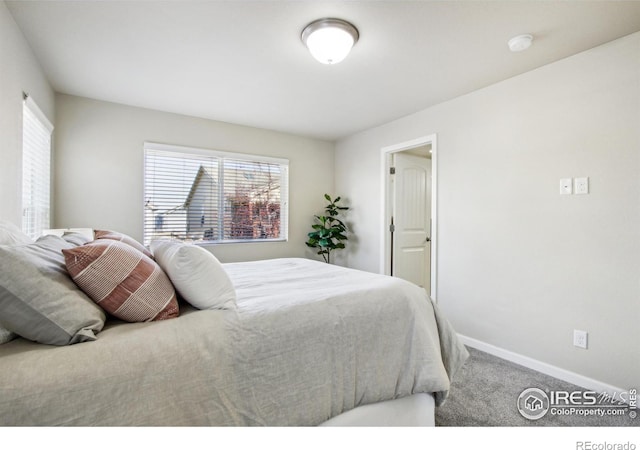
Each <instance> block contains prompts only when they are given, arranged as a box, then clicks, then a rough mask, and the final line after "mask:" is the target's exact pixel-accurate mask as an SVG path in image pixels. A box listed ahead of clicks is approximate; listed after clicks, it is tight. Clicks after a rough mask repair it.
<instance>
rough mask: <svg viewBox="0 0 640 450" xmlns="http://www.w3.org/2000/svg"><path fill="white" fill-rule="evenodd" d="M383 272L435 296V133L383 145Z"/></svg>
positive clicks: (434, 298) (434, 297)
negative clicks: (395, 143)
mask: <svg viewBox="0 0 640 450" xmlns="http://www.w3.org/2000/svg"><path fill="white" fill-rule="evenodd" d="M382 158H383V164H382V167H383V175H382V176H383V183H382V186H383V199H384V206H383V214H384V218H383V221H382V223H383V224H384V229H383V233H382V234H383V239H382V248H383V252H382V260H381V272H382V273H384V274H386V275H391V276H397V277H399V278H404V279H406V280H408V281H411V282H412V283H415V284H417V285H418V286H421V287H423V288H424V289H425V290H426V292H427V293H428V294H429V296H430V297H431V298H432V299H433V300H434V301H435V300H436V281H437V280H436V245H437V239H436V238H437V234H436V231H437V229H436V228H437V227H436V225H437V220H436V212H437V209H436V198H437V197H436V189H437V185H436V170H437V165H436V158H437V154H436V137H435V135H431V136H425V137H422V138H418V139H414V140H412V141H407V142H403V143H400V144H397V145H393V146H390V147H385V148H383V149H382Z"/></svg>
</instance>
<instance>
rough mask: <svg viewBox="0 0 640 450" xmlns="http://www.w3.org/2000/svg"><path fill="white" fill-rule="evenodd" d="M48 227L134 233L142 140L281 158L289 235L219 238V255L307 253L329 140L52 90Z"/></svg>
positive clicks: (325, 176)
mask: <svg viewBox="0 0 640 450" xmlns="http://www.w3.org/2000/svg"><path fill="white" fill-rule="evenodd" d="M56 120H57V128H56V148H57V158H56V172H55V176H56V197H55V200H56V205H57V208H56V214H55V219H54V220H55V225H56V227H91V228H106V229H113V230H118V231H121V232H123V233H127V234H129V235H131V236H132V237H134V238H136V239H139V240H141V239H142V221H143V210H142V207H143V184H142V183H143V179H142V173H143V143H144V142H145V141H150V142H157V143H163V144H175V145H182V146H188V147H199V148H206V149H214V150H222V151H230V152H241V153H250V154H260V155H268V156H273V157H279V158H288V159H289V164H290V171H289V184H290V188H289V202H290V212H289V241H288V242H270V243H258V244H255V243H244V244H221V245H216V246H213V247H210V250H212V252H213V253H214V254H215V255H216V256H217V257H218V258H219V259H220V260H221V261H222V262H233V261H243V260H256V259H265V258H276V257H289V256H307V255H310V253H309V252H308V251H307V249H306V246H305V245H304V242H305V237H306V233H307V232H308V231H310V227H311V222H312V220H313V215H314V214H318V213H320V212H321V211H322V209H323V207H324V198H323V194H324V193H325V192H327V193H332V191H333V183H334V179H333V144H331V143H328V142H324V141H318V140H313V139H307V138H302V137H296V136H292V135H288V134H283V133H277V132H273V131H267V130H261V129H257V128H251V127H245V126H239V125H231V124H228V123H222V122H215V121H212V120H205V119H198V118H194V117H188V116H181V115H177V114H170V113H164V112H159V111H152V110H148V109H142V108H135V107H130V106H124V105H119V104H115V103H107V102H102V101H96V100H90V99H87V98H81V97H74V96H69V95H57V96H56Z"/></svg>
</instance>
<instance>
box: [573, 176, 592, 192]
mask: <svg viewBox="0 0 640 450" xmlns="http://www.w3.org/2000/svg"><path fill="white" fill-rule="evenodd" d="M574 184H575V186H574V187H575V192H576V194H588V193H589V177H581V178H576V179H575V180H574Z"/></svg>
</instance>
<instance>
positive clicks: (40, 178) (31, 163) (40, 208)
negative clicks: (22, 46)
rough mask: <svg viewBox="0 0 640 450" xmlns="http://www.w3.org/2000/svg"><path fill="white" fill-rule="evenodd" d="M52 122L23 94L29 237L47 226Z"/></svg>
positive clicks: (24, 205) (26, 229)
mask: <svg viewBox="0 0 640 450" xmlns="http://www.w3.org/2000/svg"><path fill="white" fill-rule="evenodd" d="M52 132H53V125H52V124H51V122H49V120H48V119H47V118H46V116H45V115H44V114H43V113H42V111H40V108H38V105H36V104H35V102H34V101H33V100H32V99H31V97H26V98H25V101H24V105H23V108H22V231H24V232H25V233H26V234H27V235H29V236H30V237H32V238H34V239H35V238H37V237H39V236H40V235H41V234H42V230H44V229H46V228H50V222H49V215H50V189H51V133H52Z"/></svg>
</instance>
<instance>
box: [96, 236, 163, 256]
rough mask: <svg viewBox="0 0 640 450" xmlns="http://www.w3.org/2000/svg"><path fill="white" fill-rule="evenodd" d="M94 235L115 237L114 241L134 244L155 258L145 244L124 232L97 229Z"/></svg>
mask: <svg viewBox="0 0 640 450" xmlns="http://www.w3.org/2000/svg"><path fill="white" fill-rule="evenodd" d="M94 236H95V238H96V239H113V240H114V241H121V242H124V243H125V244H128V245H130V246H132V247H133V248H135V249H136V250H140V251H141V252H142V253H144V255H145V256H148V257H149V258H151V259H153V255H152V254H151V252H150V251H149V250H147V249H146V248H145V247H144V245H142V244H141V243H140V242H138V241H136V240H135V239H134V238H132V237H131V236H128V235H126V234H124V233H118V232H117V231H109V230H95V231H94Z"/></svg>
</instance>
